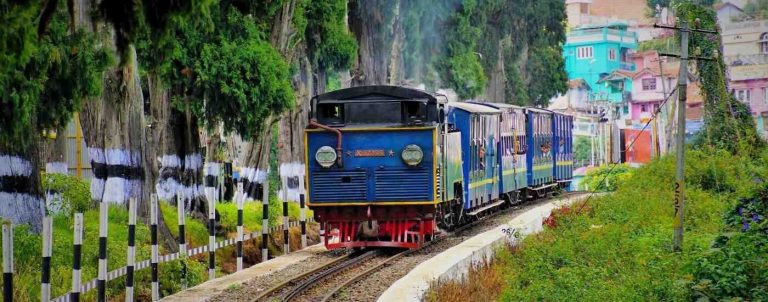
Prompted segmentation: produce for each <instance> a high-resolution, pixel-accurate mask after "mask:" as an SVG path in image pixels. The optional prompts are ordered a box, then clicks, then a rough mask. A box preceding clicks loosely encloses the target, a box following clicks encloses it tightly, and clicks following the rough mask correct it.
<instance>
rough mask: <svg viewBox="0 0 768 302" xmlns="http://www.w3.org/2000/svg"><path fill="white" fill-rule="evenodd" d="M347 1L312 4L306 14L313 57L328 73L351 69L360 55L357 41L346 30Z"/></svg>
mask: <svg viewBox="0 0 768 302" xmlns="http://www.w3.org/2000/svg"><path fill="white" fill-rule="evenodd" d="M346 14H347V1H346V0H321V1H311V2H310V3H308V4H307V6H306V8H305V12H304V15H299V17H298V18H296V17H295V18H296V19H297V20H304V22H305V27H303V28H305V37H306V42H307V49H308V50H309V57H310V60H311V61H312V63H313V66H315V68H317V69H320V70H326V71H339V70H344V69H349V68H350V67H351V66H352V62H354V60H355V56H356V54H357V42H356V41H355V38H354V37H353V36H352V35H351V34H350V33H349V32H348V31H347V30H346V27H345V26H346V25H345V24H344V21H345V17H346Z"/></svg>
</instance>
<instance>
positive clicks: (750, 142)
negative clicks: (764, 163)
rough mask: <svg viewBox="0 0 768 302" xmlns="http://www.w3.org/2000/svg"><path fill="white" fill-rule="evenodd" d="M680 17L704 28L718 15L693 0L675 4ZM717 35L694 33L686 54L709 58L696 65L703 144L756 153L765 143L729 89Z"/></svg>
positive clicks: (747, 109) (732, 150) (747, 112)
mask: <svg viewBox="0 0 768 302" xmlns="http://www.w3.org/2000/svg"><path fill="white" fill-rule="evenodd" d="M675 11H676V12H677V15H678V17H679V18H680V20H682V21H684V22H688V24H690V25H691V26H696V25H697V24H698V26H699V27H700V28H703V29H715V28H717V15H716V14H715V12H714V11H713V10H712V9H710V8H707V7H704V6H701V5H698V4H695V3H693V2H682V1H681V2H680V3H678V4H677V5H676V6H675ZM720 41H721V38H720V35H719V34H718V35H711V34H704V33H696V32H693V33H691V35H690V41H689V45H690V49H689V53H690V54H692V55H697V56H704V57H709V58H712V59H713V60H711V61H698V62H697V64H696V67H697V71H698V75H699V81H700V82H701V85H700V86H701V93H702V96H703V97H704V112H705V117H704V129H703V130H702V134H701V135H702V139H703V143H705V144H707V145H711V146H713V147H716V148H718V149H725V150H728V151H729V152H732V153H736V152H738V151H739V150H747V151H748V152H752V153H753V154H755V155H756V154H757V152H759V151H760V150H762V148H763V147H764V145H765V142H764V141H763V140H761V139H760V137H759V136H758V134H757V129H756V128H755V122H754V119H753V118H752V114H751V113H750V110H749V107H748V106H747V105H746V104H744V103H742V102H739V101H738V100H736V98H735V97H734V96H733V95H732V94H731V93H730V92H729V91H728V79H727V78H726V68H725V63H724V60H723V56H722V52H720V49H722V45H721V42H720Z"/></svg>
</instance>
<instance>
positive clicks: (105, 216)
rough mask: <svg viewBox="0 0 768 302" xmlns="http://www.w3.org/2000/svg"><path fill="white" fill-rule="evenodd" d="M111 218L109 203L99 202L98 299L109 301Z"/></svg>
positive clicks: (100, 301)
mask: <svg viewBox="0 0 768 302" xmlns="http://www.w3.org/2000/svg"><path fill="white" fill-rule="evenodd" d="M108 220H109V203H106V202H104V201H101V202H99V274H98V279H97V281H96V287H97V291H98V293H97V299H98V301H99V302H106V301H107V270H108V267H107V226H108V223H107V222H108Z"/></svg>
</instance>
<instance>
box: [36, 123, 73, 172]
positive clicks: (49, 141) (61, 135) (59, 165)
mask: <svg viewBox="0 0 768 302" xmlns="http://www.w3.org/2000/svg"><path fill="white" fill-rule="evenodd" d="M55 133H56V137H55V138H51V137H50V132H49V133H48V134H49V137H45V138H43V139H42V140H41V141H40V163H41V164H42V163H45V173H59V174H67V172H68V170H69V166H68V165H67V133H66V127H63V128H61V129H57V130H56V132H55Z"/></svg>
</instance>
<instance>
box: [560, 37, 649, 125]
mask: <svg viewBox="0 0 768 302" xmlns="http://www.w3.org/2000/svg"><path fill="white" fill-rule="evenodd" d="M637 43H638V42H637V34H636V33H634V32H631V31H627V24H626V23H623V22H615V23H609V24H604V25H585V26H580V27H577V28H575V29H572V30H571V31H570V32H569V33H568V35H567V38H566V42H565V45H563V52H564V53H563V56H564V57H565V70H566V72H567V73H568V79H569V80H575V79H583V80H584V81H585V82H586V83H587V84H588V85H589V86H590V87H591V88H592V91H591V95H590V98H589V99H590V101H601V102H606V101H610V103H611V104H616V105H617V106H620V107H623V108H622V109H623V110H622V111H626V112H624V113H629V112H628V110H629V109H628V106H626V104H627V103H628V102H629V100H630V96H631V92H632V75H633V73H634V71H635V64H634V63H633V62H632V60H631V59H630V54H632V53H633V52H634V51H635V49H637Z"/></svg>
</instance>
